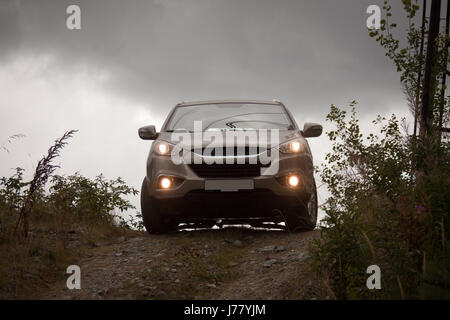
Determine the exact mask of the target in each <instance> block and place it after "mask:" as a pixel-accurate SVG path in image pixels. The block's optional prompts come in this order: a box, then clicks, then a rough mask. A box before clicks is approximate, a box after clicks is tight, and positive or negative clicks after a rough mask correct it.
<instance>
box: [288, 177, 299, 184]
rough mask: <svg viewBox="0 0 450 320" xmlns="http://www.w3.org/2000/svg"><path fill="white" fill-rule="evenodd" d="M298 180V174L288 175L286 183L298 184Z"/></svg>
mask: <svg viewBox="0 0 450 320" xmlns="http://www.w3.org/2000/svg"><path fill="white" fill-rule="evenodd" d="M299 181H300V180H299V179H298V176H296V175H292V176H289V178H288V183H289V185H290V186H291V187H296V186H298V183H299Z"/></svg>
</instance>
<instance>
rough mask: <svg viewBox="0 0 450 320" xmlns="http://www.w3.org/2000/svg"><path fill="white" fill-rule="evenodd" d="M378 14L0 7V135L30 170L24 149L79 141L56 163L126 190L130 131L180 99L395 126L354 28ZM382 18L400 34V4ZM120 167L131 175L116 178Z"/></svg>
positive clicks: (259, 8) (389, 95)
mask: <svg viewBox="0 0 450 320" xmlns="http://www.w3.org/2000/svg"><path fill="white" fill-rule="evenodd" d="M382 2H383V1H379V0H377V1H374V0H340V1H331V0H327V1H325V0H315V1H313V0H310V1H298V0H292V1H289V0H281V1H266V0H226V1H225V0H186V1H181V0H167V1H165V0H154V1H144V0H133V1H117V0H116V1H111V0H103V1H102V0H97V1H75V0H71V1H69V0H64V1H49V0H40V1H31V0H29V1H20V0H17V1H1V2H0V67H1V68H0V71H1V70H3V72H0V83H2V81H3V83H9V82H11V81H15V80H16V79H19V80H20V81H21V82H22V83H17V84H16V85H11V86H9V88H10V89H9V92H8V94H7V95H3V97H1V96H0V108H1V111H0V113H1V114H0V115H1V119H2V129H1V130H0V134H1V135H2V136H7V135H8V134H12V133H16V132H17V131H22V132H23V131H28V132H32V133H33V137H30V136H29V137H28V138H27V139H28V141H29V144H33V145H34V146H35V147H36V149H33V148H32V147H30V148H31V149H32V150H33V157H34V158H36V157H37V156H39V155H40V152H42V151H38V149H37V146H39V147H40V148H43V147H44V146H47V145H48V144H49V143H50V141H51V140H52V139H53V138H56V136H57V135H58V134H60V133H61V131H63V130H65V129H70V128H72V127H74V126H75V127H76V128H79V129H82V131H84V132H85V135H84V136H83V135H82V134H81V131H80V135H81V137H80V138H79V139H80V141H82V143H81V142H80V143H77V142H75V145H76V147H74V149H73V150H74V151H72V152H73V153H69V154H70V155H71V156H72V158H71V160H67V161H68V162H70V163H71V168H77V165H78V166H80V167H82V168H80V169H83V170H85V171H87V172H95V171H98V172H100V171H103V172H105V171H106V172H108V173H110V174H112V175H116V176H117V175H125V176H126V177H128V178H129V179H130V180H131V181H132V183H133V184H134V185H135V186H138V185H139V180H140V178H141V176H142V175H143V172H144V171H143V163H144V161H145V152H147V148H146V144H143V143H142V142H141V141H138V140H137V137H136V131H135V130H136V129H137V126H139V125H144V124H147V122H154V123H156V124H160V123H161V121H162V119H163V118H164V117H165V116H166V114H167V112H168V110H169V109H170V108H171V107H172V106H173V105H174V104H175V103H177V102H179V101H180V100H185V101H188V100H198V99H213V98H219V99H220V98H251V99H272V98H279V99H281V100H282V101H283V102H285V103H286V105H287V106H288V107H289V108H290V109H291V111H292V112H293V113H294V115H295V116H296V118H297V120H298V122H299V123H300V124H301V123H302V122H303V121H305V120H309V121H317V122H322V123H323V122H324V117H325V115H326V114H327V112H328V110H329V105H330V104H331V103H335V104H346V103H347V102H349V101H351V100H353V99H356V100H359V101H360V104H359V107H358V108H359V112H360V115H361V117H362V118H363V119H366V118H367V119H369V118H370V117H373V116H374V115H375V114H377V113H381V114H384V113H388V112H392V111H395V110H398V112H399V113H400V114H407V108H406V105H405V102H404V99H403V96H402V93H401V88H400V83H399V75H398V74H396V72H395V68H394V67H393V66H392V64H391V63H390V62H389V61H388V60H387V58H386V57H385V56H384V52H383V50H382V49H381V48H379V47H378V44H376V43H375V41H374V40H373V39H370V38H369V37H368V35H367V30H366V27H365V21H366V18H367V14H366V8H367V6H368V5H369V4H379V5H382ZM70 4H78V5H80V7H81V18H82V29H81V30H79V31H70V30H67V29H66V27H65V25H66V17H67V15H66V13H65V11H66V7H67V6H68V5H70ZM393 5H394V16H396V19H397V21H398V20H400V21H399V22H400V24H404V23H405V22H406V21H405V20H404V19H403V13H402V11H401V4H400V1H398V2H397V1H396V2H395V3H393ZM400 17H401V18H400ZM24 66H26V68H25V69H24ZM1 77H3V79H1ZM53 86H54V87H53ZM93 88H95V90H94V89H93ZM24 90H25V92H24ZM24 96H26V97H28V100H24V99H25V97H24ZM90 99H91V100H90ZM29 103H30V104H32V106H29V105H28V104H29ZM80 105H81V106H82V107H80ZM107 105H114V106H111V107H110V109H107V108H108V107H107ZM77 106H78V107H77ZM137 115H140V116H137ZM24 118H26V119H35V120H37V119H39V121H40V122H39V123H38V122H36V121H34V122H33V121H31V120H26V119H24ZM33 123H34V124H33ZM38 126H42V127H43V128H39V129H38ZM120 128H121V129H122V130H126V133H123V132H125V131H123V132H122V134H120ZM111 131H112V132H113V133H112V134H110V135H108V134H105V132H111ZM24 133H26V132H24ZM94 137H101V139H103V140H102V142H101V143H97V144H94V142H93V141H92V140H93V139H95V138H94ZM36 140H38V141H42V143H41V144H36V143H35V141H36ZM113 146H114V147H113ZM324 146H326V137H325V136H323V137H321V138H319V139H316V140H315V141H313V142H312V147H313V148H316V149H315V150H317V154H318V155H317V157H316V158H318V159H319V160H320V159H323V154H324V152H325V151H326V148H325V147H324ZM113 148H114V151H111V150H113ZM40 150H45V148H44V149H40ZM120 150H127V152H126V153H123V152H120ZM80 154H91V157H93V158H95V159H97V161H98V163H90V162H89V161H88V160H87V159H84V158H83V156H80ZM111 154H113V155H114V157H117V158H115V159H114V160H111V161H108V163H107V164H104V163H101V162H102V161H101V159H102V157H107V156H111ZM68 158H69V157H68ZM130 158H132V160H130ZM127 161H132V162H134V163H135V164H136V166H135V167H134V169H133V170H128V169H127V170H125V169H121V168H125V167H126V166H125V165H124V164H125V163H126V162H127ZM123 170H125V171H126V172H125V173H124V171H123Z"/></svg>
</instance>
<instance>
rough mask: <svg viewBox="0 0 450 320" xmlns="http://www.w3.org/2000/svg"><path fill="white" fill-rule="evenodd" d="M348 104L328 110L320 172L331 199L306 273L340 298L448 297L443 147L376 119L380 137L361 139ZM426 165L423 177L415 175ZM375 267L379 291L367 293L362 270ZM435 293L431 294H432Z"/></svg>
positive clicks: (448, 180) (449, 180)
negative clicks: (328, 144) (311, 272)
mask: <svg viewBox="0 0 450 320" xmlns="http://www.w3.org/2000/svg"><path fill="white" fill-rule="evenodd" d="M355 106H356V102H352V103H351V105H350V107H351V112H350V115H348V114H347V111H345V110H342V109H341V108H338V107H336V106H333V105H332V106H331V111H330V113H329V114H328V116H327V120H328V121H330V122H332V123H334V124H335V125H336V129H335V130H332V131H330V132H328V133H327V135H328V137H329V138H330V140H331V142H332V144H333V147H332V151H331V152H330V153H328V154H327V156H326V163H325V164H323V167H322V171H321V173H320V175H321V178H322V180H323V182H324V183H326V184H327V186H328V190H329V192H330V197H329V198H328V199H327V201H326V203H325V205H324V206H323V208H324V210H325V212H326V214H327V216H326V217H325V219H324V220H323V221H322V226H321V233H322V236H321V238H320V239H318V240H317V241H316V242H315V246H314V247H313V248H312V251H311V255H312V263H313V268H314V269H315V270H316V271H317V273H318V275H319V276H320V277H322V278H323V279H327V280H326V283H325V285H326V286H329V288H330V290H332V291H333V294H334V295H335V296H336V297H337V298H340V299H348V298H400V297H405V298H418V297H423V298H426V297H430V296H433V297H436V295H437V296H438V297H447V298H448V297H449V284H450V282H449V276H448V274H449V273H450V264H449V263H448V262H449V255H448V234H449V221H450V219H449V218H450V217H449V215H450V203H449V200H448V199H449V191H448V190H450V175H449V161H448V160H449V157H448V155H449V153H448V142H442V143H440V144H439V145H433V146H432V148H430V146H429V145H428V146H427V147H426V150H427V155H426V157H419V156H418V155H420V154H421V153H422V154H423V153H424V151H423V150H424V149H425V144H424V143H423V142H422V141H418V138H415V137H408V136H407V135H406V134H403V133H402V125H401V122H400V121H399V120H398V119H397V118H396V117H395V115H392V117H391V118H390V119H385V118H381V117H378V118H377V119H376V120H375V121H373V123H374V125H375V126H378V127H379V136H378V135H375V134H369V135H367V136H364V135H363V134H362V133H361V131H360V127H359V123H358V119H357V117H356V111H355ZM419 160H420V161H425V162H426V165H425V166H423V165H422V166H420V167H421V168H426V170H419V169H418V167H419V166H418V161H419ZM373 264H376V265H378V266H380V268H381V272H382V277H381V279H382V288H383V289H382V290H368V289H367V287H366V280H367V278H368V276H369V275H368V274H366V269H367V267H368V266H369V265H373ZM437 292H438V294H436V293H437Z"/></svg>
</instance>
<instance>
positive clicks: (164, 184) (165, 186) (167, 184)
mask: <svg viewBox="0 0 450 320" xmlns="http://www.w3.org/2000/svg"><path fill="white" fill-rule="evenodd" d="M159 185H160V187H161V188H162V189H169V188H170V187H171V186H172V181H171V180H170V179H169V178H166V177H164V178H162V179H161V180H159Z"/></svg>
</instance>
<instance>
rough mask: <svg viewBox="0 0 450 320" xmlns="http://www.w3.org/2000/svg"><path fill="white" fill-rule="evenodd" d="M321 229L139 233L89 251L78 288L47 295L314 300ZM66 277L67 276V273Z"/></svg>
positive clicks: (62, 287) (56, 288)
mask: <svg viewBox="0 0 450 320" xmlns="http://www.w3.org/2000/svg"><path fill="white" fill-rule="evenodd" d="M318 234H319V233H318V231H313V232H303V233H287V232H284V231H265V230H262V231H261V230H252V229H245V228H225V229H221V230H203V231H189V232H188V231H182V232H178V233H176V234H171V235H148V234H146V233H144V232H135V233H132V234H130V235H128V236H126V237H125V236H122V237H119V238H118V239H116V240H114V241H112V242H110V243H105V244H99V245H98V246H97V247H92V248H89V249H88V250H85V252H84V253H83V256H80V257H79V259H78V261H74V262H73V264H76V265H79V266H80V268H81V289H80V290H68V289H67V287H66V282H65V281H61V282H58V283H56V284H55V285H52V286H51V287H50V288H49V290H48V291H46V292H45V293H44V295H43V297H42V298H45V299H314V298H316V297H317V294H318V293H317V292H316V291H315V289H314V288H315V284H314V283H313V280H312V279H311V278H310V277H306V276H305V262H306V261H307V259H308V253H307V248H308V246H309V245H310V244H311V241H312V239H313V238H315V237H317V236H318ZM67 276H68V275H67Z"/></svg>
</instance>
